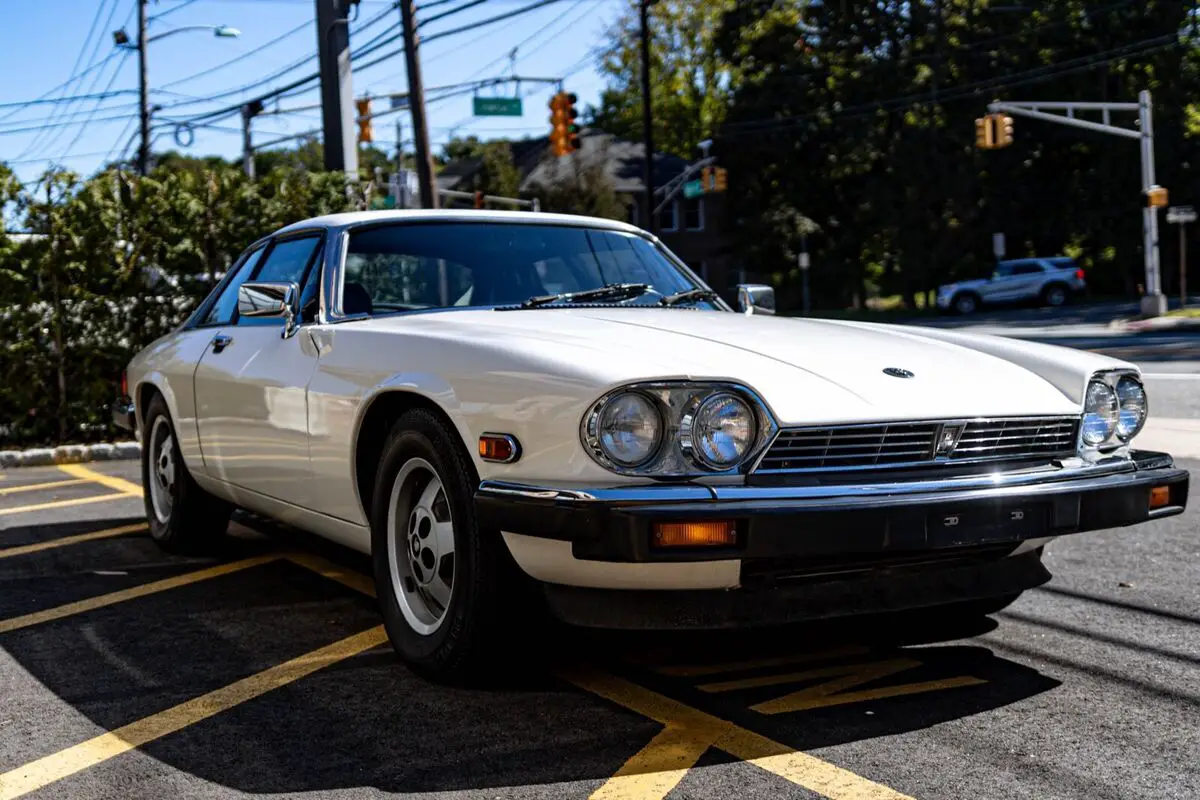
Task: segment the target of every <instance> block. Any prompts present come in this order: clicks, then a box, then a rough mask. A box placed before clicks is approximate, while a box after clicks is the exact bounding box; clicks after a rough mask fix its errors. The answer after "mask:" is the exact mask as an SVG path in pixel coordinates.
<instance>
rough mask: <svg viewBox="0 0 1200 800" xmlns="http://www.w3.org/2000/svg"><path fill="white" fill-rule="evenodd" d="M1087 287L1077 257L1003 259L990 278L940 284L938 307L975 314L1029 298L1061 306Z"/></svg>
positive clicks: (1052, 305) (1043, 303)
mask: <svg viewBox="0 0 1200 800" xmlns="http://www.w3.org/2000/svg"><path fill="white" fill-rule="evenodd" d="M1086 288H1087V282H1086V281H1084V278H1083V270H1082V269H1080V268H1079V265H1078V264H1076V263H1075V260H1074V259H1073V258H1067V257H1059V258H1022V259H1016V260H1013V261H1001V262H1000V263H999V264H997V265H996V271H995V272H993V273H992V277H990V278H980V279H978V280H972V281H959V282H958V283H948V284H946V285H945V286H940V287H938V293H937V306H938V308H939V309H941V310H942V311H951V310H953V311H956V312H958V313H959V314H972V313H974V312H975V311H976V310H977V309H978V308H979V306H981V305H984V304H992V303H1015V302H1021V301H1029V300H1037V301H1039V302H1040V303H1041V304H1042V305H1044V306H1051V307H1058V306H1061V305H1065V304H1066V303H1067V301H1069V300H1070V299H1071V296H1072V295H1076V294H1080V293H1082V292H1083V290H1084V289H1086Z"/></svg>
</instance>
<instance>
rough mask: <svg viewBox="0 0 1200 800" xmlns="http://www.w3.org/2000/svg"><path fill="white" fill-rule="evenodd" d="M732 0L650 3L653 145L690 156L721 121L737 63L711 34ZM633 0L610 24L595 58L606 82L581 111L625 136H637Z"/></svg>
mask: <svg viewBox="0 0 1200 800" xmlns="http://www.w3.org/2000/svg"><path fill="white" fill-rule="evenodd" d="M736 5H737V3H736V0H716V1H714V2H706V3H696V2H690V1H689V0H661V1H660V2H658V3H655V4H654V6H652V7H651V11H650V14H651V24H650V28H651V31H652V44H651V51H650V74H651V97H650V99H651V103H652V106H653V121H654V146H655V149H656V150H659V151H660V152H665V153H673V154H675V155H678V156H681V157H683V158H689V159H690V158H694V157H695V156H696V153H697V145H698V143H699V142H701V141H702V140H704V139H706V138H708V137H709V136H710V135H711V133H712V132H713V130H714V129H715V128H716V126H717V125H719V124H720V122H721V120H722V118H723V116H724V111H725V106H726V102H727V98H728V93H729V86H730V85H731V83H732V82H734V81H735V80H736V73H737V70H735V69H734V67H733V66H732V64H733V63H734V62H731V61H730V60H728V59H726V58H723V57H722V56H721V55H720V54H719V53H718V51H717V49H716V46H715V40H714V34H715V32H716V31H717V29H718V27H719V25H718V23H719V22H720V20H721V18H722V16H723V15H724V13H725V12H726V11H728V10H730V9H732V8H734V7H735V6H736ZM637 9H638V0H630V4H629V8H628V11H627V12H626V13H625V14H624V15H623V16H622V17H621V18H620V19H619V20H618V21H617V22H616V23H615V25H614V30H613V31H612V32H611V35H610V36H609V42H610V44H609V45H608V47H607V48H606V49H605V50H603V51H602V52H601V54H600V58H599V68H600V72H601V74H603V75H604V76H606V77H607V78H608V87H607V88H606V89H605V90H604V91H603V93H602V94H601V96H600V105H599V106H594V107H589V108H588V109H587V111H586V113H585V115H584V116H585V117H586V118H587V120H588V122H587V124H588V126H589V127H594V128H598V129H600V130H603V131H605V132H606V133H611V134H614V135H616V136H618V137H620V138H622V139H629V140H631V141H639V140H640V139H641V135H642V89H641V50H640V45H639V28H640V22H639V19H638V12H637Z"/></svg>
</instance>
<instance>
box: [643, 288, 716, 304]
mask: <svg viewBox="0 0 1200 800" xmlns="http://www.w3.org/2000/svg"><path fill="white" fill-rule="evenodd" d="M716 299H717V293H716V292H714V291H713V290H712V289H687V290H686V291H682V292H676V293H675V294H669V295H666V296H665V297H661V298H659V300H658V304H659V305H660V306H677V305H682V304H683V303H691V302H694V301H696V300H716Z"/></svg>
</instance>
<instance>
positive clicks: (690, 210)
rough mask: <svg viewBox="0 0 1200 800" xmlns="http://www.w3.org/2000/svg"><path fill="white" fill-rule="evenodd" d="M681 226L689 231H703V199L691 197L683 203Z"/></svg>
mask: <svg viewBox="0 0 1200 800" xmlns="http://www.w3.org/2000/svg"><path fill="white" fill-rule="evenodd" d="M683 225H684V227H685V228H687V229H688V230H689V231H702V230H704V198H703V197H693V198H691V199H690V200H684V201H683Z"/></svg>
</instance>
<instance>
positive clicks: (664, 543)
mask: <svg viewBox="0 0 1200 800" xmlns="http://www.w3.org/2000/svg"><path fill="white" fill-rule="evenodd" d="M735 544H737V525H735V524H734V523H733V520H718V521H715V522H656V523H654V546H655V547H730V546H732V545H735Z"/></svg>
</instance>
